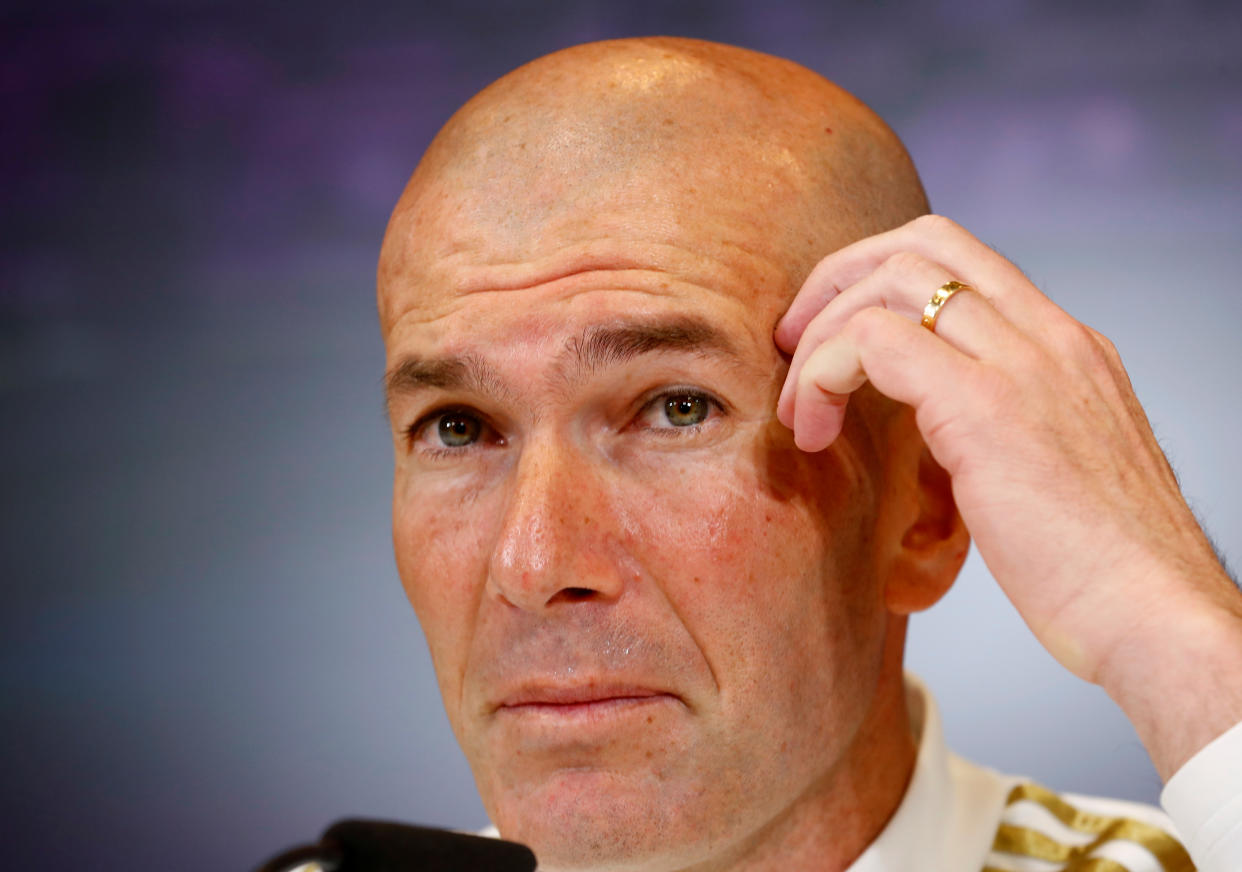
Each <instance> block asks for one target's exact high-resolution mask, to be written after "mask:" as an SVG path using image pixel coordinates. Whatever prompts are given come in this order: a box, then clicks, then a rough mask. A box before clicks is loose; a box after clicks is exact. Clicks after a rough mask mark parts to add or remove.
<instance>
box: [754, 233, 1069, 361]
mask: <svg viewBox="0 0 1242 872" xmlns="http://www.w3.org/2000/svg"><path fill="white" fill-rule="evenodd" d="M901 251H908V252H911V253H914V254H917V255H920V256H922V257H923V258H925V259H927V260H930V261H933V262H935V263H938V264H940V265H941V266H943V267H944V269H945V270H946V271H947V272H948V273H950V274H951V275H950V277H951V278H954V279H957V280H958V281H962V282H965V283H967V284H969V285H973V286H974V287H976V288H979V289H981V290H982V291H984V292H985V293H986V294H987V295H988V296H989V298H990V299H991V300H992V302H993V304H994V305H995V306H996V307H997V308H998V309H999V310H1000V311H1001V313H1002V314H1004V315H1005V316H1006V317H1007V318H1009V320H1010V321H1013V322H1016V323H1026V322H1028V321H1029V322H1033V323H1040V322H1041V321H1043V320H1046V319H1047V318H1048V316H1049V314H1050V311H1052V310H1056V311H1059V309H1058V308H1057V306H1056V304H1054V303H1053V302H1052V301H1051V300H1049V299H1048V298H1047V297H1045V296H1044V295H1043V294H1042V293H1040V291H1039V289H1038V288H1036V287H1035V286H1034V285H1033V284H1031V282H1030V281H1029V280H1028V279H1027V278H1026V276H1025V275H1023V274H1022V271H1021V270H1019V269H1018V268H1017V267H1016V266H1014V265H1013V264H1012V263H1010V262H1009V261H1008V260H1006V259H1005V258H1004V257H1003V256H1001V255H999V254H997V253H996V252H995V251H993V250H992V249H991V248H989V247H988V246H987V245H984V244H983V243H982V242H980V241H979V240H978V239H977V238H975V237H974V236H973V235H971V234H970V233H969V232H967V231H966V230H964V229H963V228H962V227H960V226H959V225H957V224H956V223H954V222H953V221H951V220H949V219H948V218H944V217H942V216H940V215H925V216H923V217H921V218H916V219H915V220H914V221H911V222H909V223H907V224H904V225H902V226H901V227H898V228H896V229H894V230H889V231H887V232H885V233H880V234H877V235H875V236H869V237H867V238H866V239H861V240H859V241H858V242H855V243H853V244H851V245H847V246H846V247H845V248H842V249H841V250H839V251H836V252H834V253H832V254H830V255H828V256H827V257H825V258H824V259H823V260H821V261H820V262H819V263H818V264H817V265H816V266H815V268H814V269H813V270H812V271H811V274H810V275H809V276H808V277H807V279H806V281H805V282H804V283H803V285H802V288H801V290H799V291H798V295H797V296H796V297H795V298H794V301H793V303H792V304H791V305H790V307H789V310H788V311H787V312H786V313H785V315H784V317H782V318H781V321H780V323H779V324H778V325H777V328H776V333H775V338H776V343H777V345H779V346H780V347H781V348H782V349H783V350H785V351H786V352H790V353H792V352H793V350H794V349H795V348H796V346H797V344H798V340H799V338H800V337H801V335H802V333H803V331H804V330H805V329H806V327H807V325H808V324H809V323H810V322H811V320H812V319H813V318H814V317H815V315H816V314H817V313H818V312H819V311H820V310H821V309H823V307H824V306H825V305H827V304H828V303H829V302H830V301H831V300H833V299H834V298H836V297H837V296H838V295H839V294H840V293H841V292H842V291H843V290H844V289H845V288H847V287H849V286H850V285H853V284H856V283H857V282H859V281H861V280H862V278H863V277H864V276H866V275H867V274H869V273H871V272H872V271H874V270H875V269H877V268H878V267H879V266H880V265H881V264H882V263H884V262H885V261H886V260H888V259H889V258H890V257H892V256H893V255H895V254H897V253H898V252H901ZM933 289H934V287H933ZM928 296H930V290H929V292H928Z"/></svg>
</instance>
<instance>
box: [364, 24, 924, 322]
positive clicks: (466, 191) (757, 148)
mask: <svg viewBox="0 0 1242 872" xmlns="http://www.w3.org/2000/svg"><path fill="white" fill-rule="evenodd" d="M926 211H927V203H926V199H925V197H924V194H923V190H922V187H921V185H920V183H919V180H918V176H917V174H916V173H915V170H914V167H913V165H912V163H911V162H910V159H909V157H908V156H907V154H906V152H905V150H904V149H903V148H902V146H901V143H900V142H899V141H898V140H897V138H896V137H895V136H894V135H893V133H892V132H891V131H890V130H889V129H888V127H887V126H886V125H885V124H884V123H883V122H882V121H881V120H880V119H879V118H878V117H877V116H876V115H875V114H874V113H873V112H871V111H870V110H869V109H868V108H867V107H866V106H864V105H863V104H862V103H860V102H859V101H858V100H856V99H855V98H854V97H852V96H851V95H849V94H847V93H846V92H844V91H842V90H841V89H840V88H838V87H836V86H835V85H833V84H832V83H831V82H829V81H827V80H826V79H824V78H822V77H821V76H819V75H817V74H815V73H813V72H811V71H810V70H807V69H805V68H804V67H801V66H799V65H797V64H795V63H792V62H790V61H786V60H782V59H779V58H775V57H771V56H769V55H764V54H760V53H757V52H752V51H748V50H745V49H740V48H735V47H732V46H724V45H719V44H714V43H707V42H699V41H695V40H685V39H673V38H650V39H630V40H616V41H609V42H600V43H592V44H588V45H582V46H576V47H574V48H570V49H566V50H564V51H560V52H557V53H555V54H551V55H548V56H546V57H543V58H540V59H538V60H536V61H533V62H531V63H529V64H527V65H525V66H523V67H520V68H519V69H517V70H515V71H513V72H512V73H510V74H508V75H507V76H505V77H503V78H502V79H500V80H499V81H497V82H495V83H494V84H492V85H491V86H490V87H488V88H486V89H485V90H484V91H482V92H481V93H480V94H478V95H477V96H476V97H474V99H472V100H471V101H470V102H468V103H467V104H466V105H465V106H463V107H462V108H461V110H459V111H458V112H457V113H456V114H455V115H454V116H453V117H452V119H450V121H449V122H448V123H447V124H446V125H445V127H444V129H443V130H441V131H440V133H439V135H438V136H437V137H436V138H435V140H434V141H433V143H432V144H431V147H430V148H429V149H428V150H427V153H426V154H425V156H424V157H423V160H422V162H421V163H420V164H419V166H418V169H417V170H416V171H415V173H414V176H413V178H412V179H411V180H410V183H409V185H408V186H407V188H406V191H405V193H404V195H403V196H402V198H401V201H400V203H399V204H398V207H397V209H396V211H395V212H394V215H393V220H392V223H391V225H390V230H389V237H388V239H387V240H386V243H385V248H384V253H383V257H382V259H381V265H380V267H381V268H380V310H381V316H382V318H383V320H384V321H385V323H388V322H389V321H390V320H391V319H392V317H394V316H395V315H396V314H397V313H396V312H394V311H392V308H391V301H390V300H389V299H388V298H387V295H386V294H385V287H386V284H387V283H388V281H390V280H397V281H400V282H401V283H402V284H405V285H406V286H408V283H409V282H410V281H411V280H413V281H416V282H417V283H418V284H420V285H425V286H427V287H429V288H431V287H437V288H440V289H443V287H444V285H443V282H444V281H445V280H446V279H448V278H449V276H448V275H445V274H444V271H443V270H442V269H440V267H443V266H445V261H446V260H451V259H452V258H453V257H454V256H456V255H458V254H460V253H462V252H465V251H473V250H485V251H486V252H487V260H488V261H490V262H491V263H493V264H502V263H517V262H531V261H532V260H534V259H538V258H539V257H541V256H543V255H545V254H547V253H548V252H547V251H546V248H547V241H548V240H549V239H557V240H560V241H565V240H567V239H572V238H573V237H574V235H575V232H576V229H577V228H580V226H581V225H582V223H583V221H584V219H586V218H590V219H591V220H592V221H594V222H596V223H597V224H603V225H605V226H604V230H605V232H606V230H607V226H606V225H607V223H608V222H609V221H610V220H612V221H616V222H621V223H624V222H632V221H633V220H635V217H636V216H644V217H643V219H642V220H644V221H646V222H647V223H648V224H649V225H650V226H651V228H652V229H653V230H656V231H663V232H664V233H666V234H676V233H677V232H679V231H680V230H681V229H682V227H683V226H684V225H685V224H686V223H687V222H692V221H697V220H698V216H700V215H701V214H703V213H704V212H713V213H715V217H716V218H720V219H723V221H720V222H717V226H718V228H719V229H724V226H725V225H728V227H729V229H728V230H727V231H726V232H725V233H724V236H723V238H717V239H715V240H714V241H713V244H716V245H726V246H740V247H742V248H744V249H747V250H754V251H755V252H756V253H757V254H758V255H759V256H761V257H764V258H765V259H766V258H769V257H770V258H771V259H772V260H774V261H778V262H780V263H781V264H783V265H784V272H785V275H783V276H780V277H779V278H778V282H777V283H778V284H779V285H781V286H782V287H780V288H773V289H772V290H774V291H776V292H777V293H778V294H783V295H785V298H784V300H783V301H784V302H787V301H788V296H790V295H792V293H793V292H794V291H796V290H797V287H798V284H799V283H800V282H801V280H802V279H803V278H804V277H805V275H806V273H807V272H809V270H810V268H811V267H812V266H813V265H814V263H815V262H816V261H817V260H818V259H819V258H821V257H823V256H824V255H825V254H826V253H828V252H829V251H832V250H834V249H836V248H839V247H841V246H842V245H844V244H847V243H848V242H851V241H853V240H855V239H858V238H861V237H863V236H866V235H869V234H871V233H876V232H879V231H881V230H885V229H888V228H890V227H893V226H896V225H898V224H901V223H904V222H905V221H908V220H910V219H911V218H913V217H915V216H917V215H919V214H922V213H924V212H926ZM597 229H598V228H597ZM623 229H626V228H623ZM583 235H584V236H585V233H584V234H583ZM657 235H658V234H657ZM457 278H461V277H460V276H459V277H457ZM478 278H479V279H480V280H483V278H482V277H481V276H480V277H478Z"/></svg>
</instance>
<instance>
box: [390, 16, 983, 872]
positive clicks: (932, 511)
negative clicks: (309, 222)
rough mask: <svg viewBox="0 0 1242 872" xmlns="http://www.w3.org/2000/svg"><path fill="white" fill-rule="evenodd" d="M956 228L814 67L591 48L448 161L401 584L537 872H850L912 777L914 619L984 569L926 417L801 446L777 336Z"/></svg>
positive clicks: (416, 182) (498, 102) (434, 234)
mask: <svg viewBox="0 0 1242 872" xmlns="http://www.w3.org/2000/svg"><path fill="white" fill-rule="evenodd" d="M923 211H926V202H925V200H924V198H923V195H922V190H921V187H920V186H919V183H918V179H917V177H916V175H915V174H914V170H913V167H912V166H911V164H910V162H909V159H908V157H907V156H906V155H905V152H904V151H903V150H902V148H901V146H900V144H899V143H898V142H897V140H896V138H895V137H894V136H893V135H892V134H891V132H889V131H888V129H887V128H886V127H884V125H883V124H882V122H880V121H879V120H878V119H877V118H876V117H875V116H874V115H872V114H871V113H870V112H869V110H867V109H866V108H865V107H863V106H862V105H861V104H860V103H858V102H857V101H856V100H854V99H853V98H852V97H850V96H849V95H847V94H845V93H844V92H842V91H840V90H839V89H837V88H836V87H835V86H833V85H831V84H830V83H828V82H826V81H825V80H823V79H821V78H820V77H818V76H816V75H815V74H813V73H811V72H809V71H807V70H805V69H803V68H801V67H798V66H797V65H795V64H792V63H789V62H787V61H782V60H778V59H775V58H771V57H767V56H764V55H759V54H755V53H753V52H747V51H743V50H741V49H734V48H729V47H725V46H718V45H712V44H707V43H698V42H691V41H686V40H671V39H644V40H627V41H619V42H611V43H597V44H593V45H587V46H580V47H577V48H574V49H570V50H567V51H564V52H560V53H557V54H555V55H551V56H549V57H546V58H542V59H540V60H539V61H536V62H534V63H532V64H528V65H527V66H525V67H523V68H521V69H519V70H517V71H515V72H513V73H511V74H510V75H508V76H506V77H505V78H503V79H501V80H500V81H499V82H497V83H495V84H494V85H492V86H491V87H489V88H488V89H486V90H485V91H483V92H482V93H481V94H480V95H478V96H477V97H475V98H474V99H473V100H472V101H470V103H468V104H467V105H466V106H465V107H463V109H462V110H461V111H460V112H459V113H458V114H457V115H456V116H454V118H453V119H452V120H451V121H450V122H449V123H448V125H447V126H446V127H445V129H444V130H443V131H441V133H440V135H439V136H438V137H437V138H436V140H435V142H434V143H433V144H432V146H431V148H430V149H429V150H428V152H427V154H426V155H425V156H424V158H423V161H422V162H421V163H420V165H419V168H418V169H417V171H416V172H415V174H414V177H413V178H412V179H411V181H410V184H409V185H408V186H407V188H406V191H405V192H404V194H403V196H402V198H401V200H400V202H399V203H398V205H397V207H396V210H395V211H394V213H393V217H392V221H391V223H390V225H389V230H388V234H387V237H386V238H385V242H384V248H383V252H382V255H381V261H380V269H379V309H380V316H381V323H382V328H383V332H384V337H385V342H386V345H387V354H388V388H389V411H390V416H391V419H392V426H393V440H394V449H395V457H396V470H395V480H394V493H393V540H394V546H395V550H396V555H397V564H398V569H399V571H400V575H401V578H402V582H403V584H404V586H405V589H406V592H407V594H408V595H409V598H410V601H411V603H412V604H413V606H414V608H415V610H416V612H417V614H418V617H419V620H420V622H421V624H422V626H423V629H424V632H425V634H426V637H427V641H428V644H429V647H430V650H431V655H432V659H433V662H434V665H435V668H436V674H437V677H438V681H439V684H440V690H441V694H442V696H443V699H444V704H445V707H446V709H447V712H448V715H449V719H450V722H451V723H452V725H453V729H454V731H455V733H456V736H457V739H458V741H459V742H460V743H461V745H462V748H463V749H464V751H465V753H466V756H467V758H468V759H469V761H470V764H471V766H472V769H473V771H474V774H475V778H476V781H477V783H478V787H479V791H480V794H481V795H482V797H483V801H484V804H485V806H486V808H487V810H488V813H489V814H490V815H491V817H492V819H493V821H494V822H495V823H496V824H497V825H498V826H499V828H500V831H501V834H502V835H504V836H505V837H508V838H512V839H515V840H518V841H522V842H525V843H527V844H529V845H531V846H532V847H533V848H534V850H535V852H536V854H537V856H538V857H539V859H540V864H541V868H542V869H574V868H608V869H688V868H696V869H768V868H773V869H775V868H781V869H791V868H810V864H811V863H812V862H813V863H814V868H820V869H838V868H844V867H845V866H846V865H848V863H849V862H851V861H852V860H853V859H854V858H855V857H856V856H857V855H858V853H859V852H860V851H861V850H862V848H863V847H864V846H865V845H866V844H867V843H868V842H869V841H870V840H871V839H873V838H874V837H875V835H876V834H877V833H878V832H879V830H880V829H881V828H882V827H883V825H884V823H885V821H886V820H887V818H888V816H889V815H891V813H892V811H893V809H894V808H895V806H896V804H897V802H898V800H899V798H900V796H901V793H902V791H903V789H904V786H905V782H906V779H907V778H908V776H909V771H910V767H911V764H912V760H913V749H914V743H913V739H912V737H911V734H910V730H909V724H908V718H907V715H906V712H905V708H904V699H903V694H902V686H901V654H902V646H903V641H904V630H905V617H904V615H905V613H907V612H909V611H911V610H913V609H916V608H921V607H925V606H926V605H929V604H930V602H932V601H934V600H935V598H937V597H938V596H939V595H940V594H941V593H942V592H943V590H944V589H945V588H946V587H947V586H948V584H949V583H950V582H951V579H952V577H953V574H954V573H955V572H956V569H957V567H958V565H960V561H961V558H962V556H963V555H964V551H965V535H964V532H963V531H962V529H961V525H960V523H959V522H958V521H957V516H956V512H955V510H954V509H953V505H952V501H951V498H950V497H949V496H948V494H947V486H946V484H945V481H944V479H943V476H942V475H939V474H938V470H937V468H935V467H934V464H930V462H929V461H928V460H927V457H926V454H925V451H924V450H923V448H922V445H921V442H920V441H919V440H918V439H917V436H915V435H913V434H914V432H915V431H914V428H913V423H912V421H911V420H910V416H909V415H908V414H907V413H906V411H904V410H903V409H901V408H900V407H897V406H895V405H893V404H890V403H887V402H884V401H882V400H881V399H880V398H879V397H878V395H875V394H866V393H865V392H864V395H862V396H860V397H856V398H855V400H854V401H852V409H855V410H857V411H859V412H860V414H853V413H851V416H850V417H849V418H847V425H846V433H845V438H843V439H840V440H838V441H837V442H836V443H834V445H833V446H832V447H831V448H830V449H829V450H827V451H825V452H822V453H820V454H815V455H811V454H805V453H803V452H801V451H798V450H797V449H796V448H795V446H794V445H793V440H792V436H791V434H790V433H789V431H787V430H786V429H785V428H784V427H782V426H781V425H780V424H779V423H778V422H777V421H776V419H775V415H774V409H775V404H776V399H777V395H778V393H779V390H780V385H781V382H782V379H783V377H784V374H785V371H786V365H787V361H786V360H785V359H784V358H783V357H782V356H781V354H780V353H779V352H778V351H777V349H776V347H775V346H774V344H773V341H772V330H773V326H774V325H775V323H776V321H777V319H778V318H779V316H780V315H781V314H782V312H783V311H784V309H785V307H786V306H787V305H788V302H789V300H790V299H791V298H792V297H793V295H794V293H795V292H796V291H797V289H798V287H799V285H800V283H801V281H802V279H803V278H804V277H805V276H806V274H807V273H808V272H809V271H810V269H811V267H812V266H813V265H814V263H815V262H816V261H817V260H818V259H819V258H820V257H822V256H823V255H824V254H826V253H828V252H830V251H832V250H834V249H836V248H838V247H840V246H842V245H844V244H846V243H848V242H850V241H853V240H855V239H858V238H861V237H863V236H866V235H869V234H871V233H874V232H877V231H880V230H883V229H885V228H888V227H891V226H895V225H897V224H899V223H901V222H903V221H905V220H908V219H909V218H911V217H913V216H915V215H917V214H920V213H921V212H923Z"/></svg>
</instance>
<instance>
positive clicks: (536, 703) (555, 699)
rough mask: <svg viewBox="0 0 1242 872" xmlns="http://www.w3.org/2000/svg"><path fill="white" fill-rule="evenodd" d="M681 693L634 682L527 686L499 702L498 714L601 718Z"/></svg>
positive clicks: (662, 700)
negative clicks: (624, 683) (638, 684)
mask: <svg viewBox="0 0 1242 872" xmlns="http://www.w3.org/2000/svg"><path fill="white" fill-rule="evenodd" d="M676 701H679V700H678V697H676V696H675V695H673V694H671V693H668V692H666V691H662V690H656V689H654V688H650V687H639V686H632V685H580V686H540V687H525V688H522V689H521V690H519V691H517V692H516V693H513V694H511V695H509V696H507V697H505V698H504V699H503V700H502V701H501V702H500V704H499V705H497V706H496V711H497V713H498V714H502V715H529V716H542V717H548V718H557V719H560V718H566V719H579V718H587V719H590V718H597V717H607V716H608V715H610V714H621V713H624V712H626V711H629V710H633V709H637V708H642V707H646V706H651V705H658V704H662V703H667V702H676Z"/></svg>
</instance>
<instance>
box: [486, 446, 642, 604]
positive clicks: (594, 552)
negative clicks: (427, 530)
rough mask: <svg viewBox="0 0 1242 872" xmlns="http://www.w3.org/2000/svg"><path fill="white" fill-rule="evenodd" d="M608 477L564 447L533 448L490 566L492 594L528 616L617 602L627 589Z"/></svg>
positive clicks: (514, 487) (512, 490) (522, 464)
mask: <svg viewBox="0 0 1242 872" xmlns="http://www.w3.org/2000/svg"><path fill="white" fill-rule="evenodd" d="M608 503H609V500H608V488H607V482H606V480H605V475H604V474H603V472H602V471H601V470H598V469H595V468H593V467H592V465H591V464H590V463H589V462H587V461H586V460H585V458H582V457H580V456H578V455H577V453H576V452H573V451H572V450H571V449H568V448H566V447H565V446H564V444H563V443H559V444H558V443H553V442H551V441H550V440H549V442H548V443H547V444H541V445H528V446H527V447H526V449H525V450H524V451H523V454H522V457H521V459H520V460H519V461H518V464H517V466H516V468H515V470H514V472H513V478H512V480H511V482H510V487H509V493H508V501H507V505H506V508H505V512H504V515H503V516H502V518H501V521H500V529H499V531H498V533H497V537H496V541H495V547H494V548H493V551H492V559H491V563H490V566H489V574H488V586H489V589H490V590H491V592H492V593H493V594H494V595H497V596H499V597H501V598H502V599H504V600H507V601H508V602H509V603H511V604H512V605H514V606H517V607H518V608H521V609H524V610H527V611H532V612H533V611H540V610H543V609H547V608H550V607H553V606H556V605H557V604H567V603H574V602H583V601H608V600H613V599H616V598H617V597H618V596H620V594H621V590H622V588H623V586H624V566H623V561H622V560H619V559H618V557H619V556H620V555H619V553H618V547H619V545H618V538H617V536H616V535H615V531H614V530H613V529H612V524H611V523H610V522H611V521H612V519H613V514H612V512H611V511H610V507H609V505H608Z"/></svg>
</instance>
